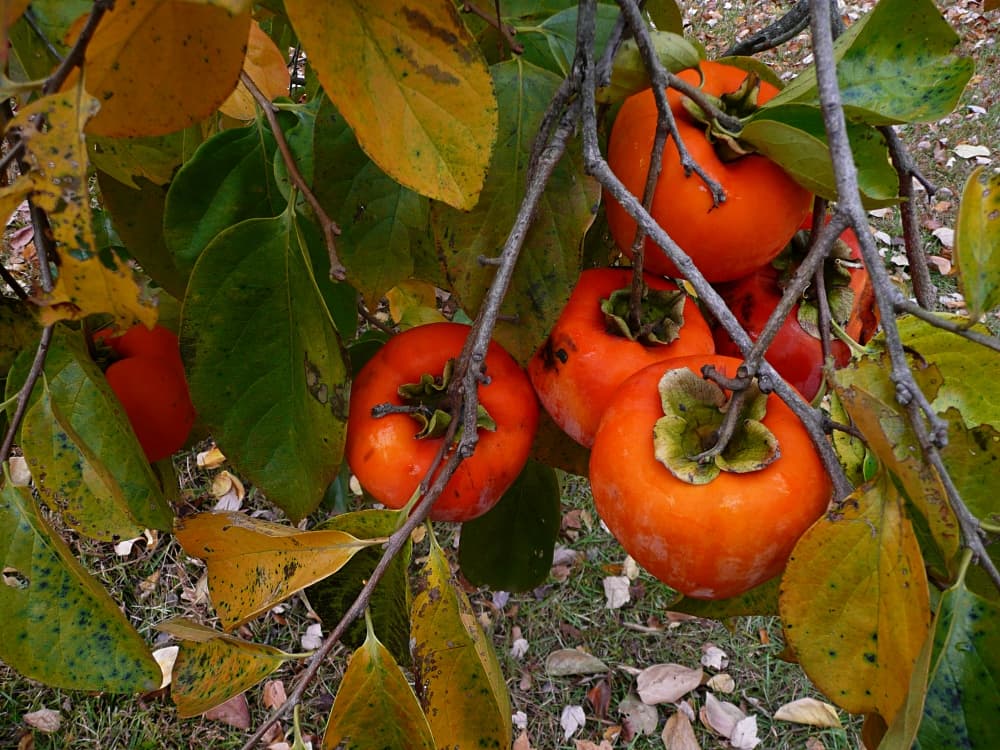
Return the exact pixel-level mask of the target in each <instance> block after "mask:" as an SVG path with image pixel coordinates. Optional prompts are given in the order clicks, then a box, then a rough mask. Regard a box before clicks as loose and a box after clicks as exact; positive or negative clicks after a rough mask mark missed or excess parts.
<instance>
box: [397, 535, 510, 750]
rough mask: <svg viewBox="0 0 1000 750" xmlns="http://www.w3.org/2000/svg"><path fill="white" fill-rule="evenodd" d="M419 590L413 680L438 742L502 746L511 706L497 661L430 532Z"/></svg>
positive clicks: (505, 741) (505, 745) (507, 743)
mask: <svg viewBox="0 0 1000 750" xmlns="http://www.w3.org/2000/svg"><path fill="white" fill-rule="evenodd" d="M418 591H419V593H418V594H417V596H416V598H415V599H414V601H413V614H412V617H411V620H412V623H413V633H412V635H413V641H414V647H413V664H414V674H415V677H416V680H415V684H416V686H417V694H418V696H419V697H420V705H421V706H422V707H423V709H424V714H425V715H426V716H427V719H428V721H429V722H430V725H431V731H432V732H433V734H434V740H435V742H436V743H437V746H438V747H440V748H445V747H455V748H496V749H497V750H506V748H509V747H510V744H511V739H512V738H511V723H510V715H511V708H510V698H509V697H508V695H507V686H506V684H505V683H504V678H503V674H502V673H501V671H500V665H499V663H498V662H497V657H496V654H495V653H494V651H493V646H492V645H491V643H490V641H489V639H487V638H486V636H485V635H484V634H483V631H482V630H481V629H480V628H479V623H478V621H477V620H476V615H475V612H474V611H473V609H472V605H471V604H470V603H469V599H468V597H466V595H465V594H464V593H463V592H462V590H461V589H459V588H457V587H456V586H455V585H454V584H453V582H452V581H451V569H450V568H449V567H448V560H447V559H446V558H445V556H444V552H443V551H442V550H441V548H440V547H439V546H438V544H437V542H436V541H434V540H433V537H432V542H431V549H430V555H429V556H428V558H427V563H426V564H425V565H424V567H423V570H422V571H421V581H420V587H419V588H418Z"/></svg>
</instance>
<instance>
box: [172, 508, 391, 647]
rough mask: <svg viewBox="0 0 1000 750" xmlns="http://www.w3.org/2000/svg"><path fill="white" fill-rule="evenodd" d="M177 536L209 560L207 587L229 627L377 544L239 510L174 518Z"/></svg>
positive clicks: (194, 553)
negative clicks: (255, 515) (296, 525)
mask: <svg viewBox="0 0 1000 750" xmlns="http://www.w3.org/2000/svg"><path fill="white" fill-rule="evenodd" d="M175 533H176V535H177V541H179V542H180V544H181V546H182V547H183V548H184V551H185V552H187V553H188V554H189V555H191V556H192V557H198V558H200V559H202V560H204V561H205V562H206V563H207V564H208V586H209V590H210V591H211V593H212V603H213V604H214V605H215V610H216V613H217V614H218V615H219V620H220V621H221V622H222V626H223V628H225V629H226V630H232V629H233V628H235V627H236V626H237V625H240V624H242V623H244V622H246V621H247V620H249V619H251V618H253V617H255V616H257V615H259V614H260V613H261V612H265V611H267V610H268V609H270V608H271V607H273V606H274V605H275V604H277V603H278V602H280V601H282V600H284V599H287V598H288V597H289V596H291V595H292V594H294V593H295V592H296V591H300V590H301V589H303V588H305V587H306V586H308V585H309V584H311V583H315V582H316V581H318V580H320V579H322V578H326V577H327V576H328V575H332V574H333V573H336V572H337V571H338V570H340V568H341V567H342V566H343V565H344V563H346V562H347V561H348V560H350V559H351V557H353V556H354V553H355V552H357V551H358V550H360V549H363V548H365V547H368V546H371V545H372V544H377V543H378V542H377V541H361V540H358V539H356V538H354V537H353V536H351V535H350V534H346V533H344V532H343V531H299V530H298V529H296V528H295V527H294V526H284V525H282V524H278V523H271V522H270V521H263V520H260V519H256V518H250V517H249V516H246V515H244V514H242V513H198V514H196V515H193V516H188V517H187V518H182V519H180V520H178V522H177V525H176V527H175Z"/></svg>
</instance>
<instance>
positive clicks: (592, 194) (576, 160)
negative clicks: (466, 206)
mask: <svg viewBox="0 0 1000 750" xmlns="http://www.w3.org/2000/svg"><path fill="white" fill-rule="evenodd" d="M492 70H493V76H494V81H495V85H496V89H497V91H498V92H499V94H500V120H501V122H500V137H499V140H498V142H497V147H496V149H495V152H494V155H493V162H492V164H491V165H490V171H489V176H488V177H487V180H486V185H485V186H484V187H483V193H482V196H481V197H480V201H479V203H478V204H477V205H476V207H475V209H473V210H472V211H469V212H466V213H463V212H460V211H456V210H454V209H452V208H448V207H446V206H444V205H442V204H439V203H437V204H433V205H432V206H431V222H432V225H433V227H434V234H435V237H436V241H437V245H438V252H439V256H440V257H441V259H442V263H443V264H444V268H445V272H446V274H447V276H448V281H449V286H450V288H451V289H453V290H456V291H457V292H458V293H459V295H460V299H459V304H460V306H461V307H462V308H463V309H464V310H465V311H466V312H468V313H469V314H470V315H474V314H475V312H476V311H477V310H478V309H479V306H480V304H481V303H482V300H483V297H484V295H485V294H486V290H487V289H488V287H489V285H490V283H491V282H492V281H493V277H494V273H495V270H494V269H493V268H492V267H488V266H484V265H483V264H482V263H481V262H480V256H486V257H489V258H494V257H496V255H497V253H498V251H499V250H500V248H502V247H503V245H504V242H505V241H506V239H507V234H508V232H509V231H510V228H511V226H513V223H514V218H515V216H516V215H517V209H518V207H519V205H520V203H521V199H522V198H523V197H524V192H525V178H526V171H527V167H528V160H529V157H530V155H531V147H532V140H533V139H534V136H535V133H537V132H538V126H539V123H540V122H541V118H542V114H543V113H544V111H545V108H546V107H547V106H548V103H549V100H550V99H551V98H552V95H553V94H554V93H555V91H556V89H557V88H558V87H559V84H560V81H561V79H560V78H558V77H557V76H555V75H553V74H552V73H549V72H548V71H545V70H542V69H541V68H537V67H535V66H534V65H530V64H528V63H526V62H524V61H522V60H511V61H510V62H506V63H501V64H499V65H495V66H493V69H492ZM599 198H600V189H599V187H598V185H597V183H596V182H594V180H592V179H591V178H589V177H586V176H584V173H583V164H582V160H581V157H580V154H579V149H578V147H576V146H574V145H571V146H570V148H569V150H568V151H567V153H566V154H565V155H564V156H563V158H562V160H561V161H560V163H559V165H558V166H557V167H556V169H555V171H554V173H553V175H552V179H551V180H550V181H549V184H548V187H547V188H546V191H545V194H544V195H543V196H542V198H541V201H540V202H539V206H538V211H537V213H536V215H535V221H534V223H533V224H532V225H531V228H530V229H529V230H528V233H527V236H526V237H525V241H524V248H523V250H522V252H521V256H520V259H519V260H518V263H517V266H516V268H515V270H514V277H513V279H512V280H511V287H510V291H509V292H508V294H507V296H506V297H505V299H504V303H503V305H502V307H501V312H502V313H503V314H504V315H505V316H510V317H511V320H502V321H501V322H500V323H499V324H498V325H497V327H496V333H495V338H496V340H497V341H499V342H500V343H501V344H502V345H503V347H504V348H505V349H507V351H509V352H510V353H511V354H512V355H513V356H514V358H515V359H516V360H518V361H519V362H521V363H522V364H523V363H524V362H527V361H528V360H529V359H530V358H531V356H532V355H533V354H534V353H535V350H536V349H538V347H539V346H540V345H541V343H542V341H544V340H545V337H546V335H548V332H549V329H550V328H551V327H552V324H553V323H555V321H556V319H557V318H558V316H559V313H560V312H561V311H562V309H563V307H564V306H565V305H566V301H567V300H568V299H569V292H570V289H572V287H573V285H574V284H575V283H576V279H577V276H578V275H579V269H580V257H581V243H582V240H583V235H584V234H585V233H586V231H587V227H588V226H590V223H591V221H593V213H592V211H593V208H594V206H595V205H596V204H597V202H598V200H599ZM512 320H515V321H516V322H512Z"/></svg>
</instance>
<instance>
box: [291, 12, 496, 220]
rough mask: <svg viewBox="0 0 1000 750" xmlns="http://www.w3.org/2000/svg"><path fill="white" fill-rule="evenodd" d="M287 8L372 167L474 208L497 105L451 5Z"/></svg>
mask: <svg viewBox="0 0 1000 750" xmlns="http://www.w3.org/2000/svg"><path fill="white" fill-rule="evenodd" d="M285 9H286V11H287V12H288V16H289V18H290V19H291V21H292V26H293V27H294V28H295V31H296V33H297V34H298V35H299V39H300V40H301V41H302V43H303V45H304V46H305V48H306V49H308V50H309V64H310V65H311V66H313V68H314V69H315V70H316V74H317V76H318V77H319V80H320V83H322V84H323V89H324V90H325V91H326V93H327V95H328V96H329V97H330V99H331V100H332V101H333V103H334V104H335V105H336V106H337V109H338V110H339V111H340V113H341V114H342V115H343V116H344V117H345V118H346V119H347V121H348V122H349V123H350V125H351V128H352V129H353V130H354V133H355V135H356V136H357V139H358V143H360V144H361V148H363V149H364V151H365V153H367V154H368V155H369V156H370V157H371V159H372V161H374V162H375V163H376V164H377V165H378V166H379V167H380V168H381V169H382V170H383V171H384V172H386V173H387V174H388V175H389V176H391V177H392V178H393V179H394V180H396V181H397V182H399V183H400V184H402V185H404V186H406V187H408V188H410V189H412V190H415V191H416V192H418V193H420V194H422V195H426V196H428V197H430V198H434V199H437V200H441V201H444V202H445V203H447V204H449V205H452V206H455V207H456V208H461V209H470V208H472V207H473V206H474V205H475V204H476V201H477V199H478V197H479V191H480V190H482V187H483V180H484V178H485V176H486V167H487V165H488V164H489V162H490V154H491V153H492V149H493V142H494V140H495V139H496V132H497V104H496V99H495V97H494V95H493V84H492V82H491V80H490V75H489V71H488V70H487V67H486V61H485V60H484V58H483V55H482V52H481V51H480V50H479V47H478V45H477V44H476V41H475V39H474V38H473V37H472V35H471V34H470V33H469V31H468V30H467V29H466V27H465V24H464V23H462V19H461V18H460V17H459V15H458V10H457V9H456V7H455V4H454V3H453V2H451V0H426V1H425V2H420V3H400V2H397V1H396V0H367V2H364V3H356V2H347V1H346V0H286V2H285ZM359 60H363V61H364V64H363V65H359V64H358V61H359Z"/></svg>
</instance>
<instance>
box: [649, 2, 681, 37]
mask: <svg viewBox="0 0 1000 750" xmlns="http://www.w3.org/2000/svg"><path fill="white" fill-rule="evenodd" d="M645 8H646V12H647V13H648V14H649V18H650V20H651V21H652V22H653V25H654V26H656V28H657V29H659V30H660V31H667V32H673V33H675V34H683V33H684V14H683V13H682V12H681V9H680V6H679V5H678V4H677V0H649V1H648V2H647V3H646V6H645Z"/></svg>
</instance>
